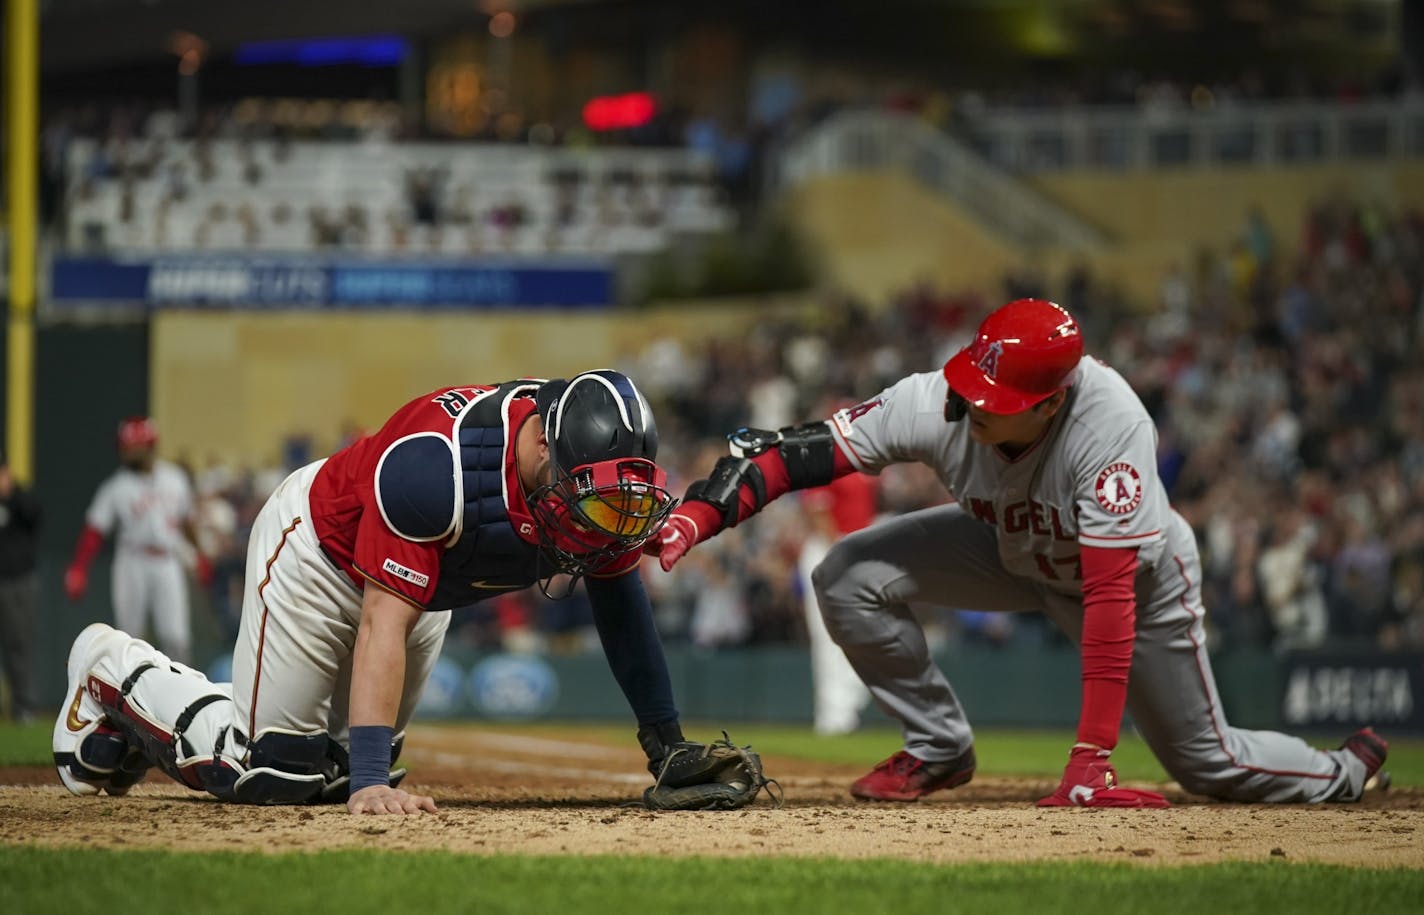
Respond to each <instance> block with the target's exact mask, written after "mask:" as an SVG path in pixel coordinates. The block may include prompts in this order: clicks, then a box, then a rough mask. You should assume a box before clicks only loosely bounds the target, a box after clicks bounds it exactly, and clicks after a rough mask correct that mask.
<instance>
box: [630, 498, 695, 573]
mask: <svg viewBox="0 0 1424 915" xmlns="http://www.w3.org/2000/svg"><path fill="white" fill-rule="evenodd" d="M697 534H698V530H697V523H696V522H694V521H693V520H692V519H691V518H689V517H687V516H686V515H683V514H679V513H678V512H673V513H672V515H671V516H670V517H669V518H668V519H667V523H666V524H664V525H663V526H662V529H661V530H659V531H658V535H657V536H656V537H654V538H653V539H651V540H649V541H648V542H647V543H645V544H643V552H644V553H647V554H648V555H649V556H656V557H658V565H660V566H662V567H663V571H664V572H670V571H672V567H673V566H674V565H676V564H677V561H678V560H679V559H681V558H682V557H683V554H684V553H686V552H687V551H688V550H690V549H692V548H693V546H695V545H696V544H697V543H699V542H700V541H698V539H697Z"/></svg>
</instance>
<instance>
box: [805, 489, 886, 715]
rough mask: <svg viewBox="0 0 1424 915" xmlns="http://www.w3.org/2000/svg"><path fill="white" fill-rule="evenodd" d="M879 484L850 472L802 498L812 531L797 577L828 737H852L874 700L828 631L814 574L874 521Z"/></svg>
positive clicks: (814, 688)
mask: <svg viewBox="0 0 1424 915" xmlns="http://www.w3.org/2000/svg"><path fill="white" fill-rule="evenodd" d="M875 484H876V480H875V478H874V477H868V476H865V475H864V474H850V475H847V476H843V477H841V478H839V479H837V480H834V481H832V482H831V483H830V485H828V486H821V487H817V488H816V489H808V490H806V491H804V492H803V493H802V494H801V505H802V509H803V510H804V511H805V513H806V521H807V525H806V526H807V531H806V539H805V540H804V541H803V542H802V544H801V555H800V556H798V557H797V559H796V575H797V577H798V578H799V579H800V581H801V587H802V590H803V592H804V593H803V594H802V602H803V605H804V608H805V611H806V636H807V641H808V642H809V643H810V648H811V692H812V695H813V697H814V704H815V708H814V717H813V726H814V728H815V731H816V733H817V734H821V735H825V736H831V735H835V734H849V733H851V732H852V731H854V730H855V729H856V728H858V727H860V713H861V710H862V709H863V708H865V705H866V703H868V702H869V701H870V693H869V691H867V690H866V688H865V684H864V683H862V682H861V680H860V675H859V674H857V673H856V672H855V668H854V667H851V666H850V661H848V660H846V656H845V652H844V651H841V647H840V646H839V645H837V644H836V643H835V640H834V639H832V638H831V634H830V633H829V632H827V631H826V624H825V621H824V620H822V619H821V605H820V602H819V601H818V600H817V599H816V589H815V585H814V583H813V580H812V575H813V574H814V573H815V570H816V567H817V566H819V565H820V564H821V560H823V559H825V558H826V552H827V551H828V550H830V548H831V546H832V545H833V544H834V543H835V542H836V541H837V540H839V539H840V538H841V537H843V536H845V535H846V534H850V533H853V532H855V531H858V530H860V529H861V528H863V527H865V526H866V525H868V524H869V523H870V522H871V521H873V520H874V518H875V513H876V504H875V503H876V490H877V487H876V485H875Z"/></svg>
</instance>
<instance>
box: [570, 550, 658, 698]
mask: <svg viewBox="0 0 1424 915" xmlns="http://www.w3.org/2000/svg"><path fill="white" fill-rule="evenodd" d="M584 587H585V588H586V589H587V590H588V599H589V603H590V604H592V605H593V623H594V625H595V626H596V627H598V638H599V639H600V640H601V641H602V642H603V653H604V655H605V656H607V658H608V666H609V668H610V669H611V670H612V671H613V678H614V679H615V680H617V681H618V685H619V686H620V687H621V688H622V689H623V695H624V696H626V697H628V704H629V705H631V706H632V707H633V714H634V715H636V716H637V718H638V724H639V726H647V725H654V724H663V723H666V722H669V721H676V720H677V706H676V705H674V704H673V699H672V678H671V677H669V676H668V668H667V658H666V657H665V656H664V655H663V644H662V642H661V641H660V640H659V639H658V630H657V627H656V626H654V625H653V606H652V604H651V603H650V602H649V601H648V592H647V591H646V590H645V589H644V588H643V578H642V576H641V575H639V574H638V571H637V570H636V569H634V570H632V571H630V572H628V573H626V574H624V575H619V576H618V577H616V578H585V579H584Z"/></svg>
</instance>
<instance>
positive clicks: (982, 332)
mask: <svg viewBox="0 0 1424 915" xmlns="http://www.w3.org/2000/svg"><path fill="white" fill-rule="evenodd" d="M1082 358H1083V334H1082V333H1081V332H1080V331H1079V330H1078V322H1077V321H1074V320H1073V316H1072V315H1070V314H1069V313H1068V312H1067V311H1066V310H1064V309H1063V308H1062V307H1061V306H1059V305H1055V304H1053V303H1052V302H1047V301H1044V300H1043V299H1016V300H1015V301H1012V302H1010V303H1009V304H1007V305H1005V306H1003V307H1001V308H998V309H996V310H995V311H994V312H993V313H992V314H990V315H989V317H987V318H985V319H984V323H982V324H980V325H979V330H978V331H977V332H976V333H975V334H974V340H973V341H972V342H970V344H969V345H968V346H966V347H965V348H964V349H962V350H960V351H959V352H958V353H956V354H955V355H954V356H953V357H951V358H950V360H949V361H948V362H946V363H945V364H944V378H945V380H946V381H948V382H949V387H950V390H952V391H953V392H954V393H956V394H958V395H959V396H960V397H962V398H964V399H965V400H966V401H968V402H969V403H970V404H972V405H973V406H976V407H979V408H980V409H982V410H987V411H988V412H990V413H997V414H1000V415H1007V414H1010V413H1019V412H1022V411H1024V410H1027V409H1028V408H1029V407H1032V406H1033V405H1034V404H1036V403H1039V402H1040V401H1043V400H1046V399H1047V398H1049V397H1051V396H1052V395H1053V394H1055V393H1057V392H1058V391H1061V390H1063V389H1064V388H1066V387H1068V386H1069V385H1070V384H1072V383H1073V378H1074V375H1075V373H1074V369H1076V368H1077V367H1078V361H1079V360H1080V359H1082Z"/></svg>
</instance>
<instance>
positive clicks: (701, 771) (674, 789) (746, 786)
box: [643, 731, 782, 810]
mask: <svg viewBox="0 0 1424 915" xmlns="http://www.w3.org/2000/svg"><path fill="white" fill-rule="evenodd" d="M762 789H766V793H767V796H768V797H770V798H771V799H772V801H773V802H774V803H775V804H776V806H777V807H780V806H781V802H782V795H781V785H779V784H777V782H776V780H775V779H770V778H767V777H766V776H765V775H763V774H762V770H761V757H760V756H758V755H757V754H756V752H755V751H754V750H752V748H751V747H749V746H747V747H739V746H737V745H736V744H734V743H732V739H731V738H730V737H728V736H727V732H726V731H723V732H722V739H721V740H717V741H713V742H712V743H710V744H701V743H696V742H694V741H690V740H684V741H680V742H678V743H676V744H674V745H673V746H672V747H670V748H669V752H668V755H667V756H666V757H665V758H664V759H663V761H662V765H661V766H660V767H659V769H658V772H657V781H656V782H655V783H654V784H653V787H651V788H649V789H648V790H647V791H644V792H643V806H644V807H646V808H648V809H649V810H735V809H737V808H738V807H745V806H746V805H747V804H750V803H751V802H752V801H754V800H756V797H757V795H758V794H760V793H761V791H762Z"/></svg>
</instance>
